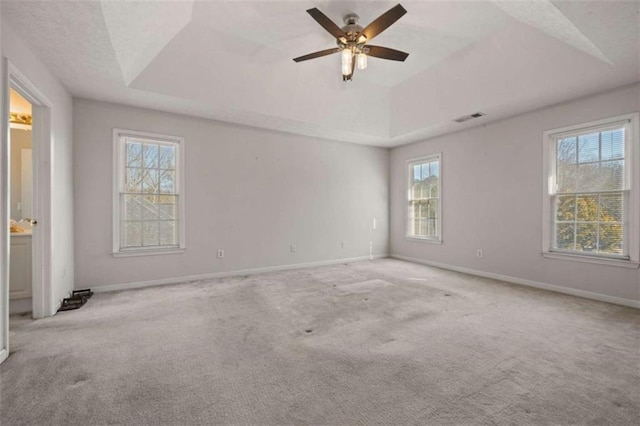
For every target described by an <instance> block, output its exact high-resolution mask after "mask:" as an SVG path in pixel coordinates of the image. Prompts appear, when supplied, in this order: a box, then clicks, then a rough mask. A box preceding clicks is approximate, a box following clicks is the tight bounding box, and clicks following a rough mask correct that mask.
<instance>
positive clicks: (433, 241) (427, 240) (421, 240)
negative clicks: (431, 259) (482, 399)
mask: <svg viewBox="0 0 640 426" xmlns="http://www.w3.org/2000/svg"><path fill="white" fill-rule="evenodd" d="M404 238H405V240H407V241H415V242H419V243H428V244H442V240H436V239H433V238H422V237H411V236H408V235H407V236H405V237H404Z"/></svg>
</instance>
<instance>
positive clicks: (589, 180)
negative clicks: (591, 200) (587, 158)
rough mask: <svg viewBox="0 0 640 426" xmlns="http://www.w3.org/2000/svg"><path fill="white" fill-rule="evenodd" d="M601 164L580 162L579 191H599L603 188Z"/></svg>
mask: <svg viewBox="0 0 640 426" xmlns="http://www.w3.org/2000/svg"><path fill="white" fill-rule="evenodd" d="M600 177H601V176H600V166H599V165H598V163H590V164H578V182H577V183H578V184H577V188H576V190H577V191H578V192H589V191H597V190H599V189H600V188H601V186H602V185H601V180H600Z"/></svg>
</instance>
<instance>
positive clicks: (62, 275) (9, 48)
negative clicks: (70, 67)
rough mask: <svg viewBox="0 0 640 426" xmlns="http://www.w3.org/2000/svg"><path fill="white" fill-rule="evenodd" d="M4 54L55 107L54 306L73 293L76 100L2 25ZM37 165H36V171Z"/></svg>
mask: <svg viewBox="0 0 640 426" xmlns="http://www.w3.org/2000/svg"><path fill="white" fill-rule="evenodd" d="M2 54H3V55H4V56H5V57H7V58H8V59H9V61H11V63H12V64H13V65H14V66H15V67H17V68H18V69H19V70H20V71H21V72H22V74H23V75H24V76H25V77H26V78H27V79H29V81H30V82H31V83H33V85H34V86H36V87H37V88H38V90H39V91H40V93H41V94H42V95H43V96H44V97H46V98H47V100H48V102H49V103H50V107H51V133H52V134H51V145H52V146H51V151H52V153H53V154H52V158H51V169H52V171H51V173H52V179H51V182H50V184H51V223H50V227H51V252H52V253H51V270H52V271H51V279H50V282H45V285H50V288H51V296H52V297H51V300H50V303H51V306H50V307H49V309H50V310H51V311H53V312H55V306H56V305H57V304H58V303H60V302H61V301H62V299H63V298H64V297H66V296H67V295H68V294H69V293H70V292H71V290H73V282H74V277H73V262H74V258H73V232H74V226H73V176H72V171H73V167H72V153H71V149H72V141H71V136H72V131H73V128H72V124H71V120H72V99H71V96H69V94H68V93H67V91H66V89H65V88H64V87H63V86H62V84H60V81H59V80H58V79H57V78H56V77H55V76H54V75H53V74H52V73H51V72H49V70H48V69H47V67H46V66H45V65H44V64H43V63H42V61H40V59H39V58H38V57H36V56H35V55H34V54H33V51H32V50H31V48H30V47H29V46H28V45H27V44H25V43H24V41H23V40H22V39H21V38H20V37H18V36H17V35H16V33H15V31H14V30H13V28H11V25H9V24H7V21H6V20H4V19H3V21H2ZM35 167H36V165H35V164H34V168H35Z"/></svg>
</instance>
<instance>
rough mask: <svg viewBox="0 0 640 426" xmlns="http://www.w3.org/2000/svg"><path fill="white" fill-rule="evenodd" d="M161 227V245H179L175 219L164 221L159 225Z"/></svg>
mask: <svg viewBox="0 0 640 426" xmlns="http://www.w3.org/2000/svg"><path fill="white" fill-rule="evenodd" d="M158 227H159V234H160V235H159V240H160V245H163V246H173V245H178V238H177V233H176V223H175V222H174V221H162V222H160V223H159V225H158Z"/></svg>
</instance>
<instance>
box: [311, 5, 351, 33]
mask: <svg viewBox="0 0 640 426" xmlns="http://www.w3.org/2000/svg"><path fill="white" fill-rule="evenodd" d="M307 13H308V14H309V15H311V17H312V18H313V19H315V20H316V22H317V23H318V24H320V25H321V26H322V28H324V29H325V30H327V31H329V33H330V34H331V35H332V36H334V37H335V38H338V39H339V38H341V37H344V38H346V37H347V35H346V34H345V33H344V31H342V30H341V29H340V27H338V26H337V25H336V24H335V23H334V22H333V21H332V20H331V19H329V18H327V15H325V14H324V13H322V12H320V10H318V8H317V7H314V8H313V9H309V10H307Z"/></svg>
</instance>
